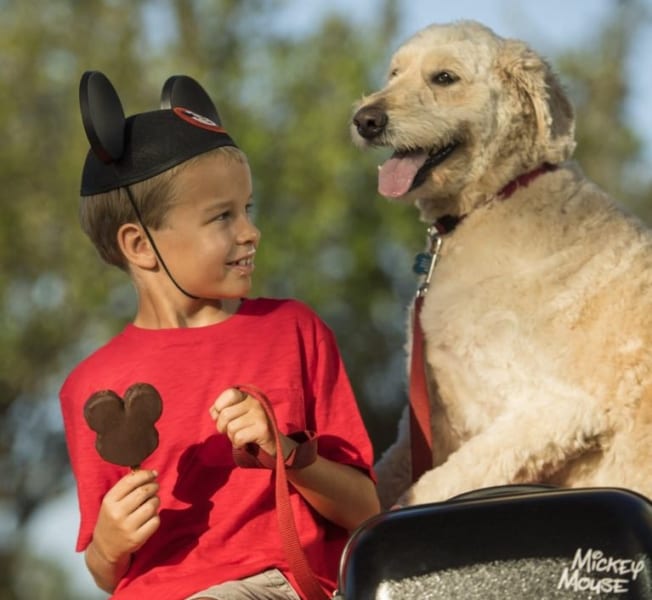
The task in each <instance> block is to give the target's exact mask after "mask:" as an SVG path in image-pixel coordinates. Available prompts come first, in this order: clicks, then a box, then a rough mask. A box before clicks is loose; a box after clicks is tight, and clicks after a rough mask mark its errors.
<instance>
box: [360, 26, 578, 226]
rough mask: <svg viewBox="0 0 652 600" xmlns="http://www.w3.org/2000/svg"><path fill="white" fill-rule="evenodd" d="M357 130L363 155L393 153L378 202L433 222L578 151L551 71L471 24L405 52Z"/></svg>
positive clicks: (429, 33) (425, 36)
mask: <svg viewBox="0 0 652 600" xmlns="http://www.w3.org/2000/svg"><path fill="white" fill-rule="evenodd" d="M351 130H352V136H353V139H354V141H355V142H356V143H358V144H359V145H360V146H385V147H388V148H391V149H392V150H393V154H392V156H391V158H390V159H389V160H388V161H387V162H385V163H384V164H383V165H382V166H381V167H380V170H379V174H378V191H379V193H380V194H381V195H383V196H386V197H388V198H391V199H396V200H402V201H409V202H414V201H416V202H417V204H418V206H419V207H420V209H421V211H422V216H423V218H424V219H427V220H430V219H432V218H434V217H436V216H439V215H442V214H456V215H460V214H465V213H468V212H469V211H470V210H472V209H473V208H474V207H475V206H478V205H479V204H481V203H483V202H485V201H486V200H487V199H488V198H490V197H492V196H493V195H495V194H496V193H497V192H498V191H499V190H500V189H502V188H503V187H504V186H505V185H506V184H508V183H509V182H510V181H511V180H513V179H514V178H515V177H518V176H519V175H521V174H523V173H525V172H527V171H529V170H532V169H535V168H537V167H538V166H540V165H541V164H542V163H544V162H548V163H553V164H556V163H559V162H561V161H563V160H565V159H567V158H569V157H570V155H571V154H572V152H573V149H574V147H575V142H574V117H573V109H572V107H571V105H570V103H569V101H568V99H567V98H566V95H565V94H564V92H563V90H562V88H561V85H560V84H559V82H558V80H557V78H556V77H555V75H554V74H553V72H552V71H551V69H550V67H549V65H548V64H547V63H546V62H545V61H544V60H543V59H542V58H541V57H540V56H538V55H537V54H536V53H535V52H533V51H532V50H531V49H530V48H528V46H527V45H525V44H524V43H523V42H520V41H517V40H509V39H503V38H501V37H499V36H497V35H496V34H494V33H493V32H492V31H491V30H490V29H488V28H486V27H484V26H483V25H480V24H479V23H475V22H472V21H462V22H458V23H453V24H450V25H431V26H429V27H427V28H425V29H423V30H421V31H419V32H418V33H416V34H415V35H414V36H413V37H412V38H410V39H409V40H408V41H407V42H406V43H405V44H404V45H403V46H401V47H400V48H399V49H398V51H397V52H396V53H395V54H394V56H393V58H392V60H391V64H390V68H389V76H388V79H387V83H386V85H385V86H384V87H383V88H382V89H381V90H379V91H377V92H374V93H372V94H370V95H369V96H366V97H364V98H362V100H361V101H360V102H359V103H358V104H357V105H356V108H355V113H354V116H353V121H352V127H351Z"/></svg>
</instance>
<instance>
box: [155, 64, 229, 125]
mask: <svg viewBox="0 0 652 600" xmlns="http://www.w3.org/2000/svg"><path fill="white" fill-rule="evenodd" d="M176 107H180V108H187V109H188V110H191V111H193V112H195V113H197V114H198V115H200V116H202V117H206V118H208V119H210V120H211V121H213V123H215V124H216V125H221V124H222V121H221V119H220V115H219V114H218V112H217V108H215V104H214V103H213V101H212V100H211V98H210V96H209V95H208V94H207V93H206V91H205V90H204V88H203V87H202V86H201V85H199V83H197V82H196V81H195V80H194V79H193V78H192V77H188V76H187V75H173V76H172V77H169V78H168V80H167V81H166V82H165V84H164V85H163V91H162V92H161V108H162V109H171V108H176Z"/></svg>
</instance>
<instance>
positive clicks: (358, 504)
mask: <svg viewBox="0 0 652 600" xmlns="http://www.w3.org/2000/svg"><path fill="white" fill-rule="evenodd" d="M284 446H285V444H284ZM287 477H288V480H289V481H290V482H291V483H292V485H293V486H294V487H295V488H296V489H297V491H298V492H299V493H300V494H301V495H302V496H303V497H304V498H305V499H306V502H308V504H310V505H311V506H312V507H313V508H314V509H315V510H316V511H317V512H318V513H319V514H320V515H322V516H323V517H325V518H326V519H328V520H329V521H332V522H333V523H336V524H337V525H339V526H340V527H344V528H345V529H348V530H349V531H353V530H354V529H355V528H356V527H357V526H358V525H360V524H361V523H362V522H363V521H365V520H367V519H368V518H370V517H373V516H374V515H376V514H378V513H379V512H380V502H379V500H378V495H377V494H376V486H375V485H374V483H373V481H372V480H371V479H370V478H369V477H368V476H367V475H366V474H365V473H364V472H363V471H361V470H360V469H357V468H356V467H352V466H350V465H343V464H340V463H336V462H333V461H332V460H328V459H327V458H324V457H322V456H317V459H316V460H315V462H314V463H312V464H311V465H309V466H307V467H304V468H303V469H288V470H287Z"/></svg>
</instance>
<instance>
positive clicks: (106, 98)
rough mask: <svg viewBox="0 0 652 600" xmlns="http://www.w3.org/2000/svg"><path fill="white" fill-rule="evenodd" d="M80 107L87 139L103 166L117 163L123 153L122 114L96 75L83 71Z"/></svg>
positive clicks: (110, 87) (102, 78)
mask: <svg viewBox="0 0 652 600" xmlns="http://www.w3.org/2000/svg"><path fill="white" fill-rule="evenodd" d="M79 105H80V108H81V114H82V122H83V124H84V131H85V132H86V137H87V138H88V141H89V142H90V144H91V149H92V150H93V152H94V153H95V155H96V156H97V157H98V158H99V159H100V160H101V161H102V162H104V163H111V162H114V161H116V160H118V159H119V158H120V157H121V156H122V153H123V151H124V136H125V113H124V110H123V109H122V103H121V102H120V98H119V97H118V94H117V92H116V91H115V88H114V87H113V85H111V82H110V81H109V80H108V79H107V77H106V76H105V75H104V74H102V73H100V72H99V71H86V72H85V73H84V74H83V75H82V78H81V81H80V82H79Z"/></svg>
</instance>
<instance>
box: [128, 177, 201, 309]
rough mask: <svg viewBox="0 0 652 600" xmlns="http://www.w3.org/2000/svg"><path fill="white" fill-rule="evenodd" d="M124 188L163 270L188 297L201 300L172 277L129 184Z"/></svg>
mask: <svg viewBox="0 0 652 600" xmlns="http://www.w3.org/2000/svg"><path fill="white" fill-rule="evenodd" d="M123 189H124V190H125V191H126V192H127V196H128V197H129V202H130V203H131V207H132V208H133V209H134V212H135V213H136V218H137V219H138V222H139V223H140V226H141V227H142V228H143V231H144V232H145V235H146V236H147V239H148V240H149V243H150V244H151V245H152V248H153V250H154V254H156V257H157V258H158V260H159V262H160V263H161V266H162V267H163V270H164V271H165V272H166V273H167V276H168V277H169V278H170V281H171V282H172V283H173V284H174V286H175V287H176V288H177V289H178V290H179V291H180V292H181V293H182V294H183V295H184V296H187V297H188V298H190V299H192V300H201V298H200V297H199V296H194V295H193V294H191V293H190V292H186V290H184V289H183V288H182V287H181V286H180V285H179V284H178V283H177V281H176V279H175V278H174V277H172V273H170V269H168V266H167V265H166V264H165V261H164V260H163V257H162V256H161V253H160V252H159V250H158V248H157V247H156V243H155V242H154V238H153V237H152V234H151V233H150V232H149V228H148V227H147V225H145V223H144V222H143V218H142V217H141V215H140V211H139V210H138V207H137V206H136V201H135V200H134V196H133V194H132V193H131V189H130V188H129V186H128V185H126V186H124V187H123Z"/></svg>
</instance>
